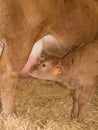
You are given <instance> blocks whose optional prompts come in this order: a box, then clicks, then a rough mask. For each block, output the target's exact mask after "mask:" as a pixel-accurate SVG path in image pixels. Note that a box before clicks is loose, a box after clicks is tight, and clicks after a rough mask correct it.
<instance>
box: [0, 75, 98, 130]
mask: <svg viewBox="0 0 98 130" xmlns="http://www.w3.org/2000/svg"><path fill="white" fill-rule="evenodd" d="M72 95H73V91H72V90H69V89H67V88H64V87H63V86H60V85H59V84H57V83H55V82H50V81H42V80H37V79H30V78H29V79H21V80H20V81H19V83H18V85H17V94H16V100H15V104H16V109H17V116H16V115H9V116H5V115H3V114H2V113H1V115H0V130H98V88H97V89H96V90H95V93H94V95H93V96H92V98H91V99H90V101H89V103H88V106H87V111H86V118H85V121H84V123H77V122H76V121H75V120H71V116H70V115H71V110H72Z"/></svg>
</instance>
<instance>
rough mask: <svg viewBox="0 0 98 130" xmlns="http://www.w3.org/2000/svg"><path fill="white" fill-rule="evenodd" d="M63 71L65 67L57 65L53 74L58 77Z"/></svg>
mask: <svg viewBox="0 0 98 130" xmlns="http://www.w3.org/2000/svg"><path fill="white" fill-rule="evenodd" d="M63 71H64V68H63V66H62V65H59V64H58V65H56V66H55V67H54V69H53V71H52V74H53V75H55V76H56V75H59V74H61V73H62V72H63Z"/></svg>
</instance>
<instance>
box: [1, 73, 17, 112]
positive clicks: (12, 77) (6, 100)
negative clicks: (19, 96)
mask: <svg viewBox="0 0 98 130" xmlns="http://www.w3.org/2000/svg"><path fill="white" fill-rule="evenodd" d="M0 79H1V81H0V84H1V85H0V88H1V104H2V109H3V112H4V114H11V113H14V112H15V108H14V97H15V89H16V83H17V75H16V74H15V73H14V72H9V73H8V72H7V73H6V72H5V73H4V74H3V75H2V76H1V77H0Z"/></svg>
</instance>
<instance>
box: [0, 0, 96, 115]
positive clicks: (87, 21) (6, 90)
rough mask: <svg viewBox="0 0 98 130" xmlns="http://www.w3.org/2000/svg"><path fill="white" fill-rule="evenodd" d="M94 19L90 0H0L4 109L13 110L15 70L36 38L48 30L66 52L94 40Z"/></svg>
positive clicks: (0, 74) (0, 82)
mask: <svg viewBox="0 0 98 130" xmlns="http://www.w3.org/2000/svg"><path fill="white" fill-rule="evenodd" d="M97 23H98V12H97V8H96V4H95V3H94V1H93V0H47V1H46V0H29V1H28V0H0V40H1V41H3V42H4V45H5V48H4V52H3V55H2V57H1V59H0V88H1V102H2V107H3V111H4V113H7V114H8V113H12V112H14V105H13V98H14V93H15V92H14V91H15V85H16V83H17V73H18V72H20V70H21V69H22V67H23V66H24V64H25V63H26V61H27V58H28V56H29V54H30V51H31V49H32V46H33V44H34V43H35V42H36V41H37V40H38V39H40V38H41V37H43V36H44V35H47V34H51V35H53V36H54V37H55V38H57V39H58V40H59V41H60V43H61V45H62V47H63V48H64V49H65V53H67V52H69V51H70V50H72V49H73V48H75V47H76V46H78V45H81V44H85V43H87V42H88V41H92V40H95V38H96V36H97V33H98V26H97ZM14 72H15V73H14ZM5 80H6V81H7V82H5Z"/></svg>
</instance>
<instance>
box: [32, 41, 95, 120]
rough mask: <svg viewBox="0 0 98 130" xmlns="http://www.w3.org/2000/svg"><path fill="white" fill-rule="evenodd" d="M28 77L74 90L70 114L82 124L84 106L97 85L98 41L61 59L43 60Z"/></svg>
mask: <svg viewBox="0 0 98 130" xmlns="http://www.w3.org/2000/svg"><path fill="white" fill-rule="evenodd" d="M30 75H31V76H32V77H33V78H37V79H46V80H53V81H56V82H58V83H60V84H62V85H64V86H66V87H68V88H70V89H74V90H75V93H74V97H73V110H72V113H73V117H74V118H76V119H78V121H80V122H82V121H83V119H84V116H85V107H86V104H87V102H88V100H89V98H90V96H91V95H92V93H93V91H94V89H95V87H96V86H97V85H98V41H94V42H91V43H90V44H86V45H85V46H83V47H80V48H77V49H75V50H73V51H71V52H70V53H69V54H68V55H67V56H65V57H64V58H61V59H59V58H56V57H52V58H45V60H43V61H41V63H40V64H39V65H37V66H35V68H34V69H33V71H32V72H30Z"/></svg>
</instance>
